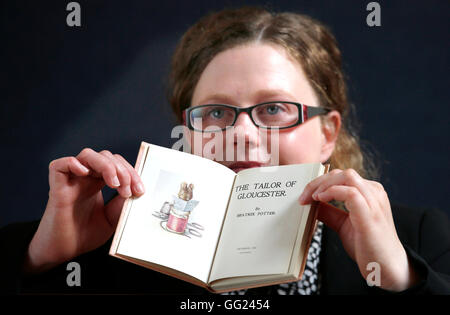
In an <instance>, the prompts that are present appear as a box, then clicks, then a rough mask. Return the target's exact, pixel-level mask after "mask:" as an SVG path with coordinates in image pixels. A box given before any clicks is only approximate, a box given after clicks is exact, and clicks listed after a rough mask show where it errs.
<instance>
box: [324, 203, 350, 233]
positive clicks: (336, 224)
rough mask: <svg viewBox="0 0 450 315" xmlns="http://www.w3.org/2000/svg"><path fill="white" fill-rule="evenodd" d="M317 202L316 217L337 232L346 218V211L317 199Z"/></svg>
mask: <svg viewBox="0 0 450 315" xmlns="http://www.w3.org/2000/svg"><path fill="white" fill-rule="evenodd" d="M318 203H319V205H318V206H317V210H318V215H317V219H318V220H319V221H322V222H323V223H324V224H325V225H327V226H328V227H329V228H331V229H332V230H333V231H335V232H336V233H339V230H340V229H341V226H342V224H344V222H345V220H346V219H347V218H348V213H347V212H345V211H344V210H342V209H339V208H337V207H335V206H332V205H330V204H328V203H325V202H321V201H319V202H318Z"/></svg>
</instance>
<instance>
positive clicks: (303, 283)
mask: <svg viewBox="0 0 450 315" xmlns="http://www.w3.org/2000/svg"><path fill="white" fill-rule="evenodd" d="M322 231H323V223H322V222H318V224H317V228H316V231H315V232H314V236H313V239H312V241H311V245H310V247H309V251H308V257H307V258H306V265H305V271H304V272H303V276H302V278H301V279H300V280H299V281H296V282H289V283H282V284H279V285H278V288H277V290H276V294H279V295H318V294H320V285H321V281H320V274H319V261H320V250H321V244H322ZM246 293H247V289H244V290H238V291H231V292H225V293H222V295H245V294H246Z"/></svg>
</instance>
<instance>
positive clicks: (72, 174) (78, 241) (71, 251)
mask: <svg viewBox="0 0 450 315" xmlns="http://www.w3.org/2000/svg"><path fill="white" fill-rule="evenodd" d="M49 183H50V191H49V199H48V202H47V207H46V209H45V212H44V215H43V217H42V219H41V222H40V224H39V227H38V229H37V231H36V233H35V235H34V236H33V239H32V241H31V243H30V245H29V248H28V252H27V257H26V260H25V264H24V272H25V273H36V272H42V271H45V270H47V269H50V268H52V267H54V266H56V265H58V264H60V263H62V262H65V261H67V260H70V259H72V258H74V257H76V256H78V255H80V254H83V253H86V252H88V251H91V250H93V249H95V248H97V247H99V246H101V245H103V244H104V243H105V242H106V241H107V240H108V239H109V238H110V237H111V235H112V234H113V232H114V230H115V228H116V225H117V222H118V219H119V216H120V211H121V209H122V206H123V203H124V201H125V199H126V198H128V197H131V196H132V195H135V196H139V195H142V194H143V192H144V187H143V184H142V182H141V180H140V177H139V175H138V174H137V172H136V171H135V170H134V168H133V167H132V166H131V165H130V164H129V163H128V162H127V161H126V160H125V159H124V158H123V157H121V156H120V155H118V154H114V155H113V154H112V153H111V152H109V151H102V152H100V153H97V152H95V151H94V150H92V149H88V148H87V149H84V150H82V151H81V152H80V154H78V155H77V156H76V157H73V156H71V157H63V158H60V159H57V160H54V161H52V162H51V163H50V165H49ZM105 185H108V186H109V187H111V188H114V189H117V191H118V193H119V195H117V196H116V197H115V198H114V199H112V200H111V201H110V202H109V203H108V204H107V205H105V204H104V201H103V196H102V192H101V189H102V188H103V187H104V186H105Z"/></svg>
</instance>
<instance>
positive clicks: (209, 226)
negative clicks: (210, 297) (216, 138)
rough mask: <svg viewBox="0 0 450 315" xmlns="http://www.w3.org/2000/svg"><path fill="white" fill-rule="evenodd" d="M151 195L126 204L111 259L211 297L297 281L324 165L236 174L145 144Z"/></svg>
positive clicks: (142, 160)
mask: <svg viewBox="0 0 450 315" xmlns="http://www.w3.org/2000/svg"><path fill="white" fill-rule="evenodd" d="M136 169H137V171H138V173H139V175H140V176H141V179H142V181H143V182H144V185H145V189H146V192H145V194H144V195H142V196H140V197H138V198H136V197H132V198H129V199H127V201H126V202H125V203H124V206H123V209H122V213H121V217H120V220H119V223H118V226H117V230H116V233H115V235H114V239H113V242H112V245H111V248H110V255H112V256H115V257H118V258H121V259H124V260H126V261H129V262H132V263H136V264H138V265H141V266H144V267H147V268H150V269H153V270H156V271H159V272H162V273H165V274H168V275H170V276H173V277H176V278H179V279H182V280H185V281H189V282H191V283H194V284H196V285H200V286H203V287H205V288H206V289H208V290H209V291H211V292H217V293H218V292H226V291H232V290H237V289H243V288H251V287H258V286H265V285H273V284H278V283H283V282H290V281H296V280H298V279H299V278H300V277H301V275H302V273H303V270H304V267H305V263H306V257H307V253H308V249H309V245H310V242H311V239H312V236H313V233H314V229H315V226H316V217H317V211H316V209H315V206H314V205H313V206H311V205H306V206H301V205H300V204H299V202H298V197H299V196H300V194H301V193H302V191H303V189H304V187H305V185H306V184H307V183H309V182H310V181H311V180H312V179H314V178H315V177H317V176H320V175H322V174H323V173H324V172H325V171H326V167H325V166H323V165H322V164H321V163H313V164H295V165H284V166H270V167H260V168H250V169H246V170H243V171H241V172H239V173H238V174H236V173H235V172H233V171H232V170H231V169H229V168H227V167H225V166H223V165H221V164H219V163H217V162H214V161H212V160H209V159H205V158H202V157H199V156H196V155H192V154H188V153H184V152H180V151H176V150H172V149H167V148H163V147H160V146H156V145H152V144H148V143H145V142H142V144H141V147H140V151H139V155H138V158H137V162H136Z"/></svg>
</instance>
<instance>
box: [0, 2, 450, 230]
mask: <svg viewBox="0 0 450 315" xmlns="http://www.w3.org/2000/svg"><path fill="white" fill-rule="evenodd" d="M69 2H70V1H63V0H58V1H15V0H10V1H3V2H2V3H1V36H2V37H1V38H2V41H1V44H0V47H1V50H0V62H1V64H0V80H1V84H0V87H1V88H0V90H1V93H0V104H1V144H2V149H1V155H0V156H1V173H0V174H1V179H2V180H1V193H2V203H3V204H2V207H1V210H0V213H1V217H0V223H1V224H0V226H3V225H5V224H8V223H11V222H15V221H24V220H31V219H38V218H40V217H41V215H42V214H43V212H44V209H45V205H46V201H47V197H48V164H49V163H50V161H52V160H54V159H57V158H60V157H63V156H69V155H77V154H78V153H79V152H80V151H81V150H82V149H83V148H85V147H90V148H93V149H95V150H103V149H107V150H110V151H112V152H114V153H120V154H122V155H123V156H124V157H125V158H126V159H127V160H128V161H129V162H130V163H131V164H134V162H135V159H136V156H137V152H138V148H139V144H140V141H142V140H144V141H147V142H151V143H154V144H158V145H163V146H167V147H171V146H172V144H173V143H174V142H175V140H177V139H171V138H170V132H171V130H172V127H173V126H174V124H175V122H174V119H173V117H172V114H171V112H170V109H169V105H168V102H167V100H166V98H165V92H166V90H165V88H166V82H167V74H168V70H169V62H170V56H171V54H172V52H173V50H174V47H175V45H176V43H177V41H178V39H179V38H180V37H181V35H182V34H183V32H184V31H185V30H186V29H187V28H188V27H189V26H190V25H191V24H192V23H194V22H195V21H196V20H197V19H198V18H200V17H201V16H203V15H204V14H205V13H208V12H210V11H212V10H216V9H221V8H224V7H236V6H240V5H241V4H243V3H244V2H243V1H172V0H166V1H93V0H90V1H78V3H79V4H80V5H81V27H73V28H71V27H68V26H67V25H66V16H67V14H68V13H69V12H68V11H66V5H67V4H68V3H69ZM369 2H370V1H363V0H354V1H317V0H315V1H302V0H297V1H272V2H270V1H264V2H262V1H246V2H245V3H247V4H259V5H266V6H268V7H269V8H272V9H274V10H276V11H285V10H288V11H296V12H301V13H306V14H309V15H311V16H313V17H315V18H317V19H319V20H321V21H322V22H324V23H325V24H327V25H328V26H329V27H330V28H331V29H332V31H333V32H334V34H335V35H336V37H337V39H338V42H339V43H340V47H341V49H342V52H343V57H344V63H345V71H346V73H347V75H348V77H349V90H350V91H349V92H350V97H351V100H352V101H353V103H355V106H356V109H357V111H356V117H357V118H358V120H359V122H360V135H361V138H362V139H363V140H364V142H363V143H364V145H365V146H368V145H369V144H370V148H371V149H372V150H374V151H376V152H378V156H379V158H378V159H377V160H378V161H379V163H380V165H381V177H380V181H381V183H382V184H383V185H384V186H385V189H386V191H387V192H388V194H389V196H390V199H391V202H393V203H402V204H406V205H410V206H415V207H435V208H439V209H441V210H443V211H445V212H446V213H447V214H449V215H450V207H449V206H448V196H449V195H450V190H449V182H448V179H449V175H450V172H449V163H448V161H449V156H450V154H449V150H448V149H449V141H448V136H449V129H450V128H449V118H448V117H449V114H450V108H449V106H448V105H449V104H448V101H449V79H448V76H449V70H450V67H449V44H448V43H449V42H448V38H449V26H450V25H449V24H450V23H449V21H450V18H449V12H450V2H449V1H441V0H434V1H410V0H409V1H407V0H404V1H378V3H379V4H380V5H381V23H382V24H381V27H368V26H367V24H366V17H367V14H368V13H369V12H368V11H366V5H367V4H368V3H369ZM109 193H110V192H109Z"/></svg>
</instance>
